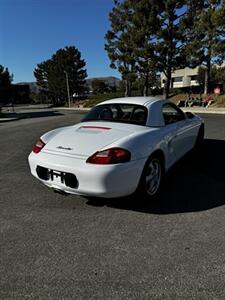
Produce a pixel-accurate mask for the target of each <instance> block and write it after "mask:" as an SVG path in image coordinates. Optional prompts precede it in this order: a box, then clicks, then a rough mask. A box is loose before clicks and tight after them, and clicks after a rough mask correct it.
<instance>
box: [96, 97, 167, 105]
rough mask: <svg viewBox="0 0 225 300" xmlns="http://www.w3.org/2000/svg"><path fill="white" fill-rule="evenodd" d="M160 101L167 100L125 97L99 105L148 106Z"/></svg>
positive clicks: (161, 98)
mask: <svg viewBox="0 0 225 300" xmlns="http://www.w3.org/2000/svg"><path fill="white" fill-rule="evenodd" d="M158 100H165V98H164V97H163V96H161V97H159V96H157V97H124V98H114V99H111V100H107V101H104V102H101V103H99V104H98V105H101V104H111V103H121V104H122V103H124V104H137V105H144V106H145V105H147V104H148V103H152V102H155V101H158Z"/></svg>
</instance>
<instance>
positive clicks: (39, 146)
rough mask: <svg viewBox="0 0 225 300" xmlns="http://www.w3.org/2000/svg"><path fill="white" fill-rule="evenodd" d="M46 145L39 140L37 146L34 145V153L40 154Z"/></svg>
mask: <svg viewBox="0 0 225 300" xmlns="http://www.w3.org/2000/svg"><path fill="white" fill-rule="evenodd" d="M45 145H46V144H45V143H44V142H43V141H42V140H41V139H39V140H38V141H37V142H36V144H35V145H34V147H33V149H32V151H33V152H34V153H39V152H40V151H41V149H43V148H44V146H45Z"/></svg>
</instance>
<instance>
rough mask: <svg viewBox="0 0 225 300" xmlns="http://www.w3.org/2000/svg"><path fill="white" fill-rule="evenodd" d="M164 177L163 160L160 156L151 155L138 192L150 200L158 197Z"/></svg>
mask: <svg viewBox="0 0 225 300" xmlns="http://www.w3.org/2000/svg"><path fill="white" fill-rule="evenodd" d="M163 177H164V165H163V160H162V159H161V158H160V156H159V155H154V154H153V155H151V156H150V157H149V159H148V160H147V162H146V164H145V167H144V169H143V172H142V175H141V180H140V183H139V187H138V192H139V193H140V194H141V195H143V196H144V197H145V198H148V199H155V198H157V197H158V195H159V193H160V189H161V185H162V180H163Z"/></svg>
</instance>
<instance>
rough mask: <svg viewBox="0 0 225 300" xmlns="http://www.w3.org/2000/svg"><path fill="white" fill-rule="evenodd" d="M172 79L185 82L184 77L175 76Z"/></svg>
mask: <svg viewBox="0 0 225 300" xmlns="http://www.w3.org/2000/svg"><path fill="white" fill-rule="evenodd" d="M172 80H173V82H183V77H174V78H172Z"/></svg>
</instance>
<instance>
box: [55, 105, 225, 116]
mask: <svg viewBox="0 0 225 300" xmlns="http://www.w3.org/2000/svg"><path fill="white" fill-rule="evenodd" d="M57 109H58V110H67V111H68V110H71V111H80V112H82V111H89V110H90V109H91V108H87V107H84V108H82V107H70V108H69V107H58V108H57ZM181 109H182V110H183V111H184V112H188V111H189V112H192V113H197V114H225V107H208V108H206V107H197V106H196V107H181Z"/></svg>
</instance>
